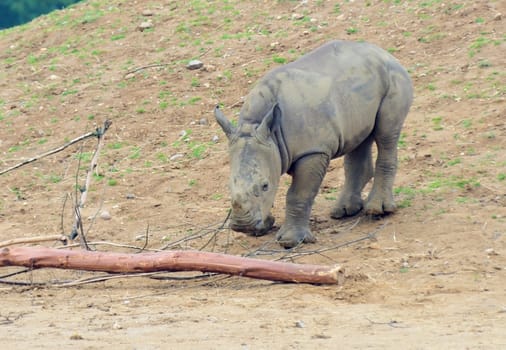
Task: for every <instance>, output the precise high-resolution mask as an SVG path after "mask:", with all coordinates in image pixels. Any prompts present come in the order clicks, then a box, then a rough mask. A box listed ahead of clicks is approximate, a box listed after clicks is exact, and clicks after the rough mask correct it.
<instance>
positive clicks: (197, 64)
mask: <svg viewBox="0 0 506 350" xmlns="http://www.w3.org/2000/svg"><path fill="white" fill-rule="evenodd" d="M203 66H204V63H202V62H201V61H199V60H191V61H190V62H188V64H187V65H186V68H187V69H189V70H195V69H200V68H202V67H203Z"/></svg>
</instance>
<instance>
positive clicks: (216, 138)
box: [211, 135, 220, 143]
mask: <svg viewBox="0 0 506 350" xmlns="http://www.w3.org/2000/svg"><path fill="white" fill-rule="evenodd" d="M219 140H220V137H219V136H218V135H214V136H213V138H212V139H211V141H213V142H214V143H216V142H218V141H219Z"/></svg>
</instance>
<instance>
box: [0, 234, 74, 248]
mask: <svg viewBox="0 0 506 350" xmlns="http://www.w3.org/2000/svg"><path fill="white" fill-rule="evenodd" d="M67 240H68V237H67V236H65V235H52V236H35V237H24V238H14V239H9V240H7V241H2V242H0V248H3V247H8V246H10V245H14V244H22V243H39V242H50V241H60V242H62V243H63V244H67Z"/></svg>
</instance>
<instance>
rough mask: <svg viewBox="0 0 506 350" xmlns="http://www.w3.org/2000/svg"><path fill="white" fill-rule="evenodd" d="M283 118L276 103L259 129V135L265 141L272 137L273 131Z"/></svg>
mask: <svg viewBox="0 0 506 350" xmlns="http://www.w3.org/2000/svg"><path fill="white" fill-rule="evenodd" d="M280 118H281V109H280V108H279V106H278V104H277V103H276V104H275V105H274V107H272V109H271V110H270V111H269V113H267V114H266V115H265V117H264V119H263V120H262V123H260V125H259V126H258V128H257V133H258V134H259V135H260V136H261V137H263V138H264V139H267V138H269V136H271V134H272V131H273V129H274V125H276V122H278V120H279V119H280Z"/></svg>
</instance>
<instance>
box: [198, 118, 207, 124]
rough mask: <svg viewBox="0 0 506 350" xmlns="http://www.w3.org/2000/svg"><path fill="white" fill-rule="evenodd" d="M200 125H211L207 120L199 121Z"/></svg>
mask: <svg viewBox="0 0 506 350" xmlns="http://www.w3.org/2000/svg"><path fill="white" fill-rule="evenodd" d="M199 125H209V121H208V120H207V118H201V119H200V120H199Z"/></svg>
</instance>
